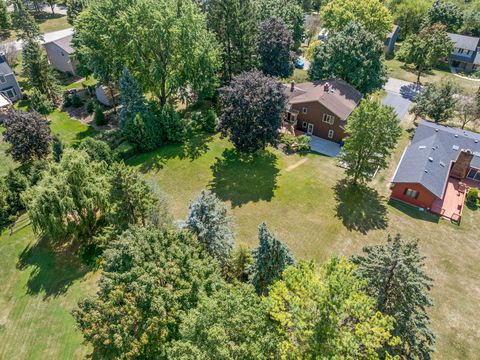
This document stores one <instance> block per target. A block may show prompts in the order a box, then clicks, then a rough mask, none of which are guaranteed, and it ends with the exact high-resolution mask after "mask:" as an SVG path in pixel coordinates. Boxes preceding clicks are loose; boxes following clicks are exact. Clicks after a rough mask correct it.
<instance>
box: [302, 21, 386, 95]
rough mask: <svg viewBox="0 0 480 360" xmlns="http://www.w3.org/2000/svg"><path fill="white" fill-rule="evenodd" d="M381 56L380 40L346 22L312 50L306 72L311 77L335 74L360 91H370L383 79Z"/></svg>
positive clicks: (333, 75) (380, 83) (384, 78)
mask: <svg viewBox="0 0 480 360" xmlns="http://www.w3.org/2000/svg"><path fill="white" fill-rule="evenodd" d="M382 57H383V42H381V41H380V40H379V39H378V38H377V37H376V36H375V35H373V34H370V33H368V32H367V31H366V30H365V29H364V28H363V27H362V26H360V25H357V24H355V23H353V22H350V23H348V24H347V25H345V26H344V27H343V28H342V29H341V30H339V31H337V32H334V33H333V34H332V35H331V36H330V37H329V39H328V41H327V42H323V43H321V44H320V45H319V46H317V47H316V48H315V49H314V51H313V62H312V64H311V66H310V69H309V72H308V74H309V76H310V79H312V80H321V79H328V78H331V77H339V78H341V79H343V80H345V81H346V82H348V83H349V84H350V85H352V86H353V87H355V88H356V89H357V90H359V91H360V92H362V93H371V92H373V91H375V90H378V89H380V88H381V87H382V86H383V84H385V82H386V81H387V76H386V69H385V66H384V65H383V62H382Z"/></svg>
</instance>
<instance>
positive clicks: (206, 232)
mask: <svg viewBox="0 0 480 360" xmlns="http://www.w3.org/2000/svg"><path fill="white" fill-rule="evenodd" d="M187 227H188V229H189V230H190V231H191V232H193V233H194V234H195V235H197V238H198V241H200V243H201V244H202V245H203V246H204V247H205V249H206V250H207V252H208V253H209V254H210V255H211V256H213V257H214V258H215V259H217V260H218V262H219V263H220V265H221V266H222V267H223V266H224V265H225V264H226V263H227V261H228V260H229V258H230V252H231V251H232V248H233V245H234V243H235V240H234V234H233V231H232V222H231V219H230V218H229V217H228V215H227V207H226V206H225V204H223V203H222V202H221V201H220V200H219V199H218V198H217V197H216V195H215V194H213V193H212V192H210V191H207V190H203V191H202V192H201V193H200V195H199V196H198V198H197V199H196V200H195V201H194V202H192V203H191V204H190V207H189V212H188V218H187Z"/></svg>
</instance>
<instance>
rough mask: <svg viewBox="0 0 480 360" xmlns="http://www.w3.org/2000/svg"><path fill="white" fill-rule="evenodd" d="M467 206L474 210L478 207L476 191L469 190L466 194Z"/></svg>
mask: <svg viewBox="0 0 480 360" xmlns="http://www.w3.org/2000/svg"><path fill="white" fill-rule="evenodd" d="M467 205H468V206H469V207H470V208H474V209H476V208H477V206H478V190H477V189H475V188H471V189H470V190H468V193H467Z"/></svg>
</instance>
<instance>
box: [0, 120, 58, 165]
mask: <svg viewBox="0 0 480 360" xmlns="http://www.w3.org/2000/svg"><path fill="white" fill-rule="evenodd" d="M4 125H5V132H4V133H3V140H4V141H6V142H7V143H8V144H9V145H10V147H9V148H8V149H7V150H6V152H7V154H9V155H11V156H12V158H13V159H14V160H16V161H19V162H22V163H25V162H30V161H32V160H35V159H41V158H44V157H46V156H47V155H48V154H49V153H50V143H51V141H52V136H51V134H50V127H49V126H48V123H47V122H46V121H45V119H43V118H42V117H41V116H40V114H38V113H35V112H26V111H11V112H10V113H9V114H8V115H7V118H6V119H5V121H4Z"/></svg>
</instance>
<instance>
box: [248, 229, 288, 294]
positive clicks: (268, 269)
mask: <svg viewBox="0 0 480 360" xmlns="http://www.w3.org/2000/svg"><path fill="white" fill-rule="evenodd" d="M258 238H259V240H260V245H259V246H258V248H256V249H254V250H253V259H254V264H253V265H252V268H251V270H250V271H251V274H252V278H251V281H252V284H253V286H255V289H256V290H257V293H258V294H259V295H266V294H267V293H268V287H269V286H270V285H272V284H273V283H274V282H275V281H277V280H280V279H281V278H282V273H283V270H284V269H285V268H286V267H287V266H289V265H293V264H294V263H295V259H294V257H293V254H292V253H291V252H290V249H289V248H288V247H287V245H286V244H285V243H283V242H282V241H280V240H278V239H277V238H276V237H275V235H273V234H272V233H271V232H270V231H268V229H267V225H266V224H265V223H262V224H261V225H260V226H259V229H258Z"/></svg>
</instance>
